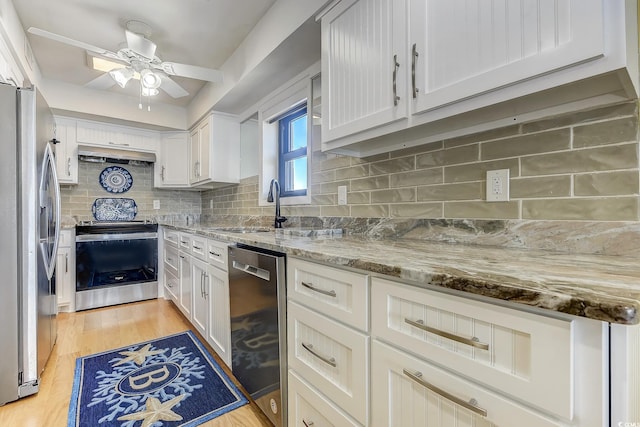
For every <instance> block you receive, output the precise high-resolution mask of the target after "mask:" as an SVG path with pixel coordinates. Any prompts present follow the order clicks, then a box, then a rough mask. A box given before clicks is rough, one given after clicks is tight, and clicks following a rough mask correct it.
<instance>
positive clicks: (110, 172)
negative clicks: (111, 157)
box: [100, 166, 133, 193]
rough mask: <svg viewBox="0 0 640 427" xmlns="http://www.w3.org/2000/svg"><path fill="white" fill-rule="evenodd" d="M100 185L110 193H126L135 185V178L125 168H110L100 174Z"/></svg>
mask: <svg viewBox="0 0 640 427" xmlns="http://www.w3.org/2000/svg"><path fill="white" fill-rule="evenodd" d="M100 185H102V188H104V189H105V190H107V191H108V192H109V193H125V192H127V191H129V189H130V188H131V186H132V185H133V177H132V176H131V174H130V173H129V171H128V170H126V169H125V168H123V167H120V166H109V167H108V168H105V169H104V170H103V171H102V172H101V173H100Z"/></svg>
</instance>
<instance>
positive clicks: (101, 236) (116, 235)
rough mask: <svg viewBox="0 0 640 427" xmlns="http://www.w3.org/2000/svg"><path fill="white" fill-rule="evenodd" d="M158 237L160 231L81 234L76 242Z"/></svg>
mask: <svg viewBox="0 0 640 427" xmlns="http://www.w3.org/2000/svg"><path fill="white" fill-rule="evenodd" d="M157 238H158V233H113V234H80V235H77V236H76V242H104V241H105V240H143V239H157Z"/></svg>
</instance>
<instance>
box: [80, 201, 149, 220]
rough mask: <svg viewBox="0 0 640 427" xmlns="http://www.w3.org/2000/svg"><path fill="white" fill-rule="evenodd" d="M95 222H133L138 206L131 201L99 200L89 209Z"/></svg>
mask: <svg viewBox="0 0 640 427" xmlns="http://www.w3.org/2000/svg"><path fill="white" fill-rule="evenodd" d="M91 212H93V217H94V218H95V219H96V221H133V219H134V218H135V217H136V214H137V213H138V206H137V205H136V202H135V201H134V200H133V199H125V198H121V199H115V198H109V197H105V198H100V199H96V200H95V201H94V202H93V206H92V207H91Z"/></svg>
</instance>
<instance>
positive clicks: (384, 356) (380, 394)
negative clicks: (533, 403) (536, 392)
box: [371, 340, 566, 427]
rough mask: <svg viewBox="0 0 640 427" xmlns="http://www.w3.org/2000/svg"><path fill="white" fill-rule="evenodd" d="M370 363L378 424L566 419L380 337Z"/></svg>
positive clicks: (521, 426)
mask: <svg viewBox="0 0 640 427" xmlns="http://www.w3.org/2000/svg"><path fill="white" fill-rule="evenodd" d="M371 367H372V369H371V375H372V378H371V383H372V394H371V408H372V416H371V420H372V422H371V425H372V426H374V427H377V426H379V427H392V426H394V427H404V426H412V427H422V426H424V427H427V426H428V427H452V426H457V427H493V426H500V427H502V426H504V427H512V426H516V425H517V426H518V427H552V426H564V425H566V424H564V423H562V422H560V421H553V420H551V419H549V418H546V417H544V416H543V415H541V414H539V413H536V412H534V411H532V410H530V409H527V408H525V407H523V406H520V405H518V404H516V403H514V402H512V401H510V400H509V399H506V398H504V397H502V396H500V395H498V394H496V393H493V392H491V391H489V390H487V389H485V388H483V387H481V386H478V385H476V384H474V383H472V382H470V381H467V380H465V379H463V378H462V377H460V376H458V375H455V374H452V373H450V372H448V371H446V370H444V369H441V368H439V367H436V366H435V365H433V364H431V363H429V362H427V361H425V360H423V359H419V358H417V357H414V356H411V355H409V354H407V353H404V352H401V351H399V350H396V349H394V348H393V347H391V346H389V345H386V344H383V343H381V342H379V341H377V340H374V341H373V345H372V352H371Z"/></svg>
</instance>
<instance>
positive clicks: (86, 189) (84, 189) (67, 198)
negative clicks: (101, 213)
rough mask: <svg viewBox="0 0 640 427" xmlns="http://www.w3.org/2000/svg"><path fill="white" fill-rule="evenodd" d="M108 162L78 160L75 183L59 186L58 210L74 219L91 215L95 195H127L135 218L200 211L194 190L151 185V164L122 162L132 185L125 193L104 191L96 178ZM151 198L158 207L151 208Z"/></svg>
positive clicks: (191, 213)
mask: <svg viewBox="0 0 640 427" xmlns="http://www.w3.org/2000/svg"><path fill="white" fill-rule="evenodd" d="M108 166H113V165H111V164H109V163H87V162H78V185H72V186H62V188H61V190H62V191H61V193H62V194H61V195H62V214H63V215H66V216H73V217H76V218H77V219H78V220H89V219H93V215H92V213H91V205H92V204H93V202H94V200H95V199H97V198H99V197H127V198H131V199H134V200H135V201H136V204H137V205H138V215H137V217H136V219H152V218H157V217H158V216H173V215H186V214H189V215H197V214H200V209H201V199H200V193H199V192H197V191H176V190H158V189H155V188H153V167H144V166H133V165H123V167H124V168H125V169H127V170H128V171H129V173H131V176H132V177H133V185H132V186H131V189H130V190H129V191H127V192H126V193H122V194H113V193H109V192H107V191H106V190H105V189H104V188H102V186H101V185H100V183H99V182H98V178H99V176H100V173H101V172H102V171H103V170H104V168H106V167H108ZM153 200H160V209H159V210H155V209H153Z"/></svg>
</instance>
